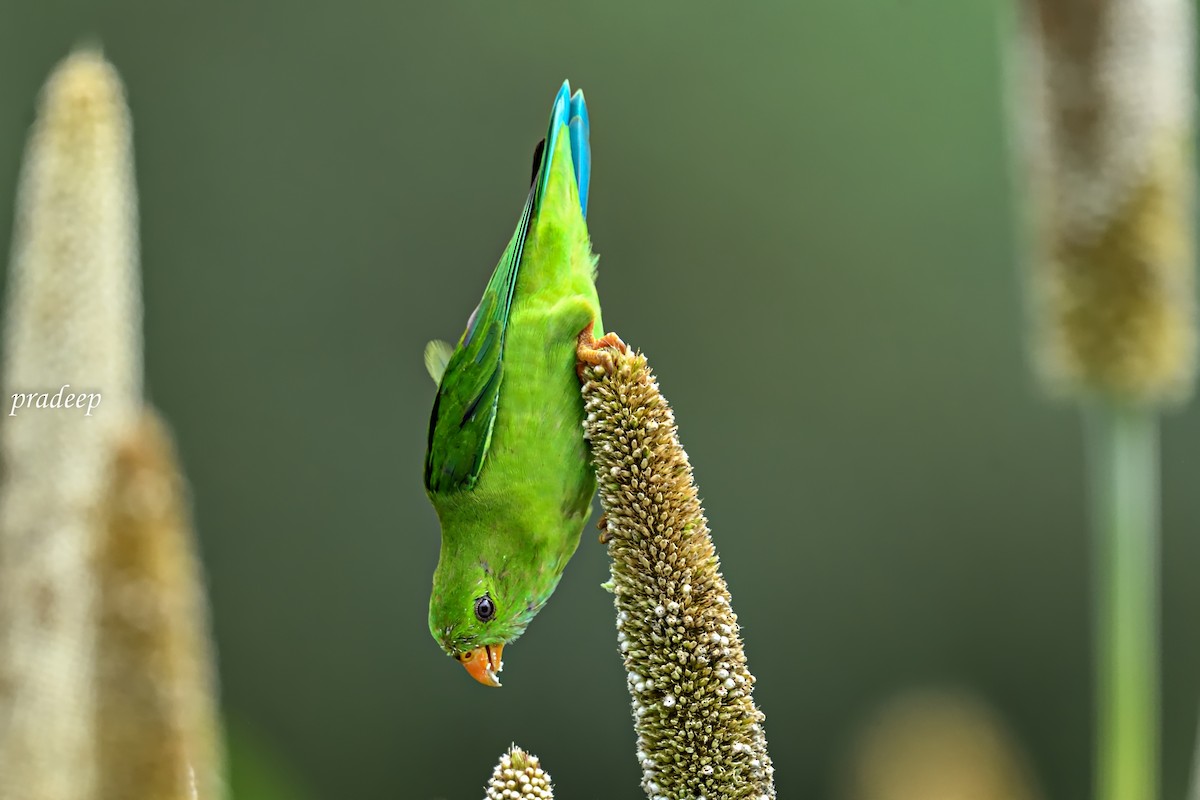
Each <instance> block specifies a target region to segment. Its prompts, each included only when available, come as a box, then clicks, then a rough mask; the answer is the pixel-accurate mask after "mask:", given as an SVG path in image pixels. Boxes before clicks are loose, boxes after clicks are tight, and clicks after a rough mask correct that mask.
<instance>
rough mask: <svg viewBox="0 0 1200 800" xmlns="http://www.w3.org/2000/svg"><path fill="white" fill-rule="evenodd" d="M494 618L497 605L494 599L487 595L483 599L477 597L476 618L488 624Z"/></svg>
mask: <svg viewBox="0 0 1200 800" xmlns="http://www.w3.org/2000/svg"><path fill="white" fill-rule="evenodd" d="M494 616H496V604H495V603H493V602H492V598H490V597H488V596H487V595H486V594H485V595H484V596H483V597H476V598H475V618H476V619H478V620H479V621H480V622H487V621H489V620H490V619H491V618H492V617H494Z"/></svg>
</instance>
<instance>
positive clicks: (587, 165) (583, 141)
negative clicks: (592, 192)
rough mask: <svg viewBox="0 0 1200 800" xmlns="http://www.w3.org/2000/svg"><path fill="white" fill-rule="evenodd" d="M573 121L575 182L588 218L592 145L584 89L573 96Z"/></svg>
mask: <svg viewBox="0 0 1200 800" xmlns="http://www.w3.org/2000/svg"><path fill="white" fill-rule="evenodd" d="M570 116H571V121H570V123H568V129H569V130H570V132H571V161H572V162H573V163H574V165H575V183H576V185H577V186H578V187H579V205H580V206H582V207H583V217H584V219H587V206H588V186H589V185H590V184H591V182H592V145H591V143H590V141H589V136H588V135H589V133H590V132H591V123H590V122H589V121H588V110H587V102H586V101H585V100H584V99H583V89H577V90H576V91H575V94H574V95H572V96H571V114H570Z"/></svg>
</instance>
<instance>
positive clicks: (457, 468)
mask: <svg viewBox="0 0 1200 800" xmlns="http://www.w3.org/2000/svg"><path fill="white" fill-rule="evenodd" d="M535 187H536V183H535ZM534 195H535V190H534V189H531V190H530V192H529V196H528V197H527V198H526V200H525V208H524V209H523V210H522V212H521V219H520V221H519V222H518V224H517V229H516V231H514V233H513V238H512V240H511V241H510V242H509V243H508V247H507V248H505V251H504V255H503V256H501V258H500V263H499V264H497V265H496V270H495V272H493V273H492V277H491V279H490V280H489V281H488V285H487V289H485V290H484V293H483V298H482V299H481V300H480V301H479V305H478V306H477V307H476V308H475V311H474V312H472V314H471V317H470V319H469V320H467V327H466V330H464V331H463V335H462V338H461V339H459V342H458V346H457V347H455V348H454V352H453V354H451V356H450V360H449V361H448V362H447V364H446V371H445V373H444V374H443V375H442V380H441V382H440V383H439V385H438V393H437V399H435V400H434V403H433V414H432V416H431V417H430V420H429V449H428V451H427V452H426V456H425V488H426V489H427V490H429V491H430V492H453V491H461V490H468V489H471V488H473V487H474V486H475V483H476V481H478V480H479V473H480V472H481V471H482V469H483V462H484V458H485V456H486V455H487V451H488V447H489V445H490V444H491V441H492V430H493V428H494V427H495V425H496V412H497V410H498V408H499V402H500V386H501V384H502V383H503V379H504V340H505V335H506V333H507V331H508V317H509V312H510V311H511V309H512V301H513V294H514V292H515V291H516V287H517V273H518V270H519V268H520V266H521V254H522V253H523V251H524V248H525V237H526V236H527V235H528V233H529V222H530V218H531V217H532V215H533V203H534Z"/></svg>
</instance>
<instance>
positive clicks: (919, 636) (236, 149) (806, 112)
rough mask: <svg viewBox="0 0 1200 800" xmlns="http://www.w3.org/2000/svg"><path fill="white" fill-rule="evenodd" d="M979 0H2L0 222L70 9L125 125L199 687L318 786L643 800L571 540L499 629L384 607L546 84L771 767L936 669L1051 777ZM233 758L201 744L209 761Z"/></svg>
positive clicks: (1179, 706)
mask: <svg viewBox="0 0 1200 800" xmlns="http://www.w3.org/2000/svg"><path fill="white" fill-rule="evenodd" d="M1010 11H1011V9H1010V7H1009V6H1008V4H1006V3H1002V2H998V0H991V2H984V3H967V2H951V1H950V0H941V2H936V1H935V0H905V1H902V0H883V1H882V2H856V1H847V0H810V1H809V2H804V3H784V2H775V3H765V2H764V3H758V4H731V3H717V2H692V3H686V4H685V3H681V2H658V3H640V2H630V1H627V0H621V1H620V2H615V1H613V2H606V3H593V4H590V5H588V6H583V5H581V4H568V3H549V2H538V3H533V2H515V3H500V2H491V3H422V4H418V3H396V2H373V3H368V2H340V3H298V2H284V1H283V0H268V1H264V2H255V3H247V2H233V1H231V0H225V1H224V2H205V3H196V2H182V1H181V0H157V1H156V2H149V1H148V0H147V1H146V2H106V3H97V2H82V1H79V2H65V1H62V0H42V1H41V2H38V3H32V2H18V0H3V5H0V64H2V69H0V219H2V220H6V222H4V223H0V237H2V238H0V250H4V251H7V247H8V237H9V230H10V228H9V223H8V222H7V220H10V219H11V218H12V187H13V186H14V184H15V179H16V175H17V170H18V165H19V159H20V154H21V150H22V147H23V144H24V138H25V135H26V131H27V129H28V126H29V124H30V122H31V121H32V118H33V113H34V104H35V99H36V95H37V91H38V88H39V86H40V85H41V83H42V81H43V80H44V79H45V77H46V75H47V74H48V72H49V70H50V69H51V67H52V66H53V64H54V63H55V62H56V61H57V60H58V59H60V58H61V57H62V56H63V55H64V54H65V53H66V52H67V51H68V50H69V49H70V48H71V47H72V46H73V45H75V44H76V43H79V42H82V41H88V40H95V39H97V38H98V39H99V40H100V41H101V42H102V43H103V46H104V49H105V52H106V53H107V55H108V56H109V57H110V58H111V59H112V60H113V61H114V62H115V64H116V65H117V67H118V68H119V70H120V71H121V73H122V75H123V77H124V79H125V81H126V82H127V86H128V90H129V95H130V102H131V105H132V108H133V113H134V118H135V125H136V131H135V140H136V147H137V168H138V184H139V190H140V202H141V219H142V245H143V269H144V274H145V279H144V281H145V303H146V339H147V350H146V352H147V371H148V381H149V388H150V393H151V396H152V399H153V402H154V403H155V404H156V405H158V406H159V407H160V408H161V409H162V410H163V411H164V412H165V414H166V415H167V417H168V418H169V420H170V421H171V423H172V424H173V426H174V429H175V433H176V435H177V437H178V440H179V446H180V449H181V451H182V454H183V458H184V461H185V463H186V467H187V470H188V474H189V476H190V478H191V481H192V487H193V492H194V496H195V516H196V519H197V523H198V527H199V531H200V535H201V544H202V548H203V554H204V558H205V562H206V566H207V570H208V577H209V587H210V590H211V601H212V607H213V614H214V620H215V628H216V634H217V640H218V646H219V650H220V669H221V676H222V683H223V700H224V705H225V707H226V710H227V713H228V714H229V716H230V719H231V720H233V721H235V723H236V724H237V725H238V726H239V729H242V730H245V731H250V732H251V733H249V734H247V736H251V737H252V738H253V741H255V742H258V743H259V745H258V746H259V747H260V749H264V750H265V751H267V752H273V753H274V754H275V757H276V759H277V760H278V761H279V762H280V764H282V766H283V768H284V770H286V771H288V772H290V773H291V774H292V776H293V778H294V780H295V782H296V783H298V784H299V785H301V786H303V787H305V791H306V792H307V796H309V797H315V798H363V799H364V800H373V799H374V798H435V797H446V798H464V797H476V796H479V794H480V793H481V788H480V787H481V786H482V784H483V782H484V780H485V779H486V778H487V776H488V775H489V774H490V772H491V768H492V765H493V764H494V763H495V760H496V758H497V756H498V755H499V754H500V752H501V751H502V750H503V749H504V748H505V747H507V746H508V744H509V743H510V742H511V741H513V740H515V741H517V742H518V743H519V744H521V745H522V746H524V747H526V748H528V749H530V750H532V751H533V752H535V753H537V754H539V755H540V756H541V757H542V758H543V760H544V762H545V764H546V766H547V768H548V769H549V770H550V772H551V773H552V774H553V776H554V778H555V780H556V782H557V783H558V785H559V787H560V790H561V794H562V796H563V797H568V798H569V797H599V796H612V797H629V798H633V797H638V796H640V790H639V789H638V779H639V769H638V767H637V764H636V762H635V759H634V754H633V749H634V747H633V743H634V737H633V733H632V730H631V726H630V721H629V711H628V698H627V695H626V691H625V687H624V680H623V676H622V669H621V664H620V660H619V658H618V656H617V653H616V647H615V633H614V626H613V619H612V607H611V598H610V596H609V595H607V594H606V593H605V592H603V591H602V590H601V589H600V587H599V584H600V583H601V581H603V580H605V578H606V575H607V567H606V563H605V562H606V557H605V553H604V550H603V548H601V547H600V546H599V545H597V544H595V542H594V540H593V538H592V534H591V533H586V534H585V537H586V538H585V542H584V544H583V545H582V546H581V549H580V552H579V554H578V555H577V556H576V559H575V561H574V563H573V564H572V566H571V567H570V568H569V569H568V571H567V575H566V577H565V579H564V580H563V583H562V584H561V586H560V588H559V590H558V592H557V594H556V596H555V598H554V601H553V602H551V603H550V604H549V605H548V606H547V607H546V609H545V611H543V612H542V614H541V616H540V617H539V619H538V620H537V622H536V623H535V624H534V625H533V626H532V627H531V628H530V630H529V632H528V634H527V635H526V636H525V637H524V638H523V639H522V640H521V641H520V642H519V643H518V644H517V645H514V646H513V647H512V648H510V649H509V650H508V651H507V652H506V654H505V655H506V661H507V669H506V670H505V674H504V677H505V686H504V688H503V689H502V690H499V691H492V690H488V689H485V688H483V687H481V686H479V685H477V684H475V683H473V682H472V681H470V679H469V678H468V677H467V676H466V675H465V674H464V673H463V670H462V668H461V667H459V666H457V665H456V664H455V663H454V662H452V661H451V660H449V659H448V658H446V657H445V656H444V655H443V654H442V653H441V652H440V650H439V649H438V647H437V646H436V645H435V644H434V642H433V641H432V639H431V638H430V636H429V634H428V632H427V629H426V623H425V615H426V603H427V599H428V588H429V580H430V575H431V573H432V570H433V566H434V563H435V560H436V556H437V541H438V529H437V523H436V519H435V517H434V514H433V512H432V509H431V508H430V506H429V504H428V502H427V501H426V499H425V497H424V495H423V492H422V488H421V480H420V471H421V461H422V458H423V455H424V447H425V426H426V423H427V420H428V414H429V407H430V404H431V401H432V395H433V385H432V383H431V382H430V381H429V379H428V377H427V376H426V375H425V373H424V370H423V368H422V363H421V350H422V346H423V344H424V342H425V341H426V340H427V339H429V338H432V337H442V338H453V337H456V336H457V335H458V334H459V332H460V331H461V328H462V324H463V322H464V321H465V319H466V316H467V314H468V313H469V312H470V310H471V309H472V308H473V307H474V304H475V302H476V301H477V300H478V296H479V294H480V292H481V291H482V288H483V284H484V282H485V280H486V277H487V275H488V273H489V272H490V270H491V268H492V266H493V265H494V263H495V260H496V258H497V257H498V255H499V253H500V250H501V249H502V247H503V245H504V243H505V242H506V241H507V238H508V236H509V234H510V233H511V229H512V226H513V224H514V221H515V220H516V217H517V215H518V213H519V210H520V205H521V202H522V200H523V198H524V194H525V191H526V187H527V181H528V170H529V159H530V155H531V152H532V147H533V145H534V143H535V142H536V140H537V139H538V137H539V136H540V135H541V134H542V132H543V128H544V125H545V120H546V115H547V113H548V109H549V103H550V101H551V99H552V97H553V94H554V91H555V90H556V89H557V87H558V84H559V83H560V82H561V81H562V79H563V78H564V77H569V78H570V79H571V81H572V84H573V85H576V86H580V87H583V88H584V89H585V91H586V93H587V98H588V103H589V108H590V109H591V113H592V124H593V136H592V143H593V151H594V159H595V161H594V172H593V182H592V197H591V203H590V217H589V223H590V227H591V231H592V236H593V241H594V245H595V248H596V250H597V251H598V252H599V253H600V254H601V262H600V270H601V271H600V284H599V286H600V294H601V299H602V302H603V304H604V314H605V320H606V322H607V323H608V324H609V325H611V326H612V327H613V328H615V329H616V330H618V331H619V332H620V333H621V334H622V335H623V336H624V337H625V339H626V340H627V341H629V342H631V343H633V344H635V345H637V346H639V347H641V348H642V349H644V350H645V351H646V352H647V353H648V355H649V356H650V358H651V361H652V364H653V365H654V367H655V369H656V371H657V372H658V375H659V377H660V379H661V385H662V387H663V389H664V391H665V392H666V393H667V396H668V397H669V398H670V400H671V401H672V402H673V404H674V406H675V410H676V414H677V417H678V421H679V423H680V426H681V431H682V438H683V441H684V444H685V446H686V447H687V448H688V451H689V454H690V455H691V458H692V462H693V464H694V465H695V466H696V473H697V477H698V480H699V484H700V488H701V492H702V494H703V497H704V499H705V504H706V507H707V510H708V513H709V516H710V519H711V522H712V526H713V529H714V532H715V537H716V542H717V546H718V549H719V551H720V553H721V556H722V559H723V563H724V568H725V573H726V576H727V578H728V580H729V583H730V587H731V589H732V592H733V596H734V603H735V609H736V611H737V612H738V614H739V617H740V620H741V622H742V624H743V626H744V628H743V630H744V634H745V637H746V641H747V648H748V653H749V656H750V665H751V669H752V671H753V672H754V673H755V674H756V675H757V677H758V679H759V683H758V689H757V692H756V697H757V699H758V701H759V703H760V705H761V707H762V708H763V709H764V710H765V712H766V714H767V734H768V738H769V741H770V749H771V753H772V755H773V757H774V759H775V761H776V764H777V766H778V788H779V791H780V795H781V796H783V797H823V796H829V795H831V794H832V793H833V791H834V787H835V784H836V781H835V778H836V776H837V771H838V765H839V759H840V758H841V754H842V753H843V752H844V749H845V747H846V745H847V744H848V742H849V740H850V738H851V736H852V734H853V732H854V730H855V729H856V727H857V726H858V724H859V723H860V722H861V721H862V720H863V718H864V716H865V715H866V714H868V713H869V712H870V711H871V709H872V708H874V707H875V706H876V705H877V704H878V703H879V702H881V701H882V700H883V699H885V698H886V697H888V696H890V695H891V694H892V693H893V692H895V691H897V690H900V689H902V688H904V687H907V686H910V685H914V684H929V683H935V684H945V683H949V684H956V685H966V686H969V687H973V688H974V689H976V690H977V691H979V692H980V693H982V695H983V696H984V697H986V698H987V699H988V700H989V701H990V702H991V703H993V704H994V705H995V706H996V707H997V708H998V709H999V710H1000V711H1001V713H1002V714H1003V715H1004V717H1005V718H1006V719H1007V720H1008V722H1009V723H1010V724H1011V726H1012V728H1013V730H1014V731H1015V733H1016V734H1017V735H1018V736H1019V737H1020V739H1021V740H1022V741H1023V742H1024V744H1025V745H1026V747H1027V748H1028V750H1029V752H1030V754H1031V757H1032V760H1033V764H1034V766H1035V768H1036V770H1037V772H1038V774H1039V776H1040V778H1041V780H1042V782H1043V784H1044V786H1045V788H1046V789H1047V791H1048V794H1049V795H1051V796H1053V797H1061V798H1068V797H1081V796H1084V795H1085V794H1086V792H1087V787H1088V785H1089V781H1090V769H1089V759H1090V750H1091V742H1090V717H1089V715H1090V703H1091V699H1090V698H1091V678H1090V668H1089V649H1088V648H1089V634H1088V625H1089V612H1088V605H1087V598H1088V547H1087V545H1088V537H1087V532H1086V528H1085V518H1084V512H1083V489H1084V481H1083V474H1082V461H1081V441H1080V430H1079V427H1080V426H1079V422H1078V419H1077V416H1076V414H1075V413H1074V412H1073V411H1072V410H1070V409H1068V408H1064V407H1061V406H1055V405H1052V404H1050V403H1047V402H1045V401H1043V399H1042V398H1041V397H1040V396H1039V394H1038V392H1037V389H1036V386H1035V385H1034V383H1033V381H1032V379H1031V378H1030V377H1029V375H1028V370H1027V367H1026V360H1025V353H1024V338H1023V334H1022V297H1021V291H1020V290H1021V283H1020V280H1019V277H1018V271H1017V269H1016V266H1015V262H1016V260H1017V256H1018V251H1017V245H1016V236H1015V235H1014V232H1015V229H1016V222H1015V213H1014V197H1013V187H1012V183H1011V180H1010V178H1009V174H1008V163H1009V156H1008V153H1007V149H1006V127H1007V124H1008V123H1007V120H1006V118H1005V116H1004V84H1005V71H1004V65H1003V56H1004V52H1005V42H1004V36H1003V33H1004V31H1005V30H1006V25H1007V22H1006V20H1007V19H1008V17H1009V13H1010ZM1163 430H1164V455H1163V458H1164V476H1165V479H1164V480H1165V486H1164V492H1165V501H1164V502H1165V507H1164V525H1165V541H1164V544H1163V547H1164V562H1163V578H1164V584H1163V585H1164V589H1163V593H1164V594H1163V598H1164V614H1163V629H1164V641H1165V653H1164V672H1165V685H1164V692H1165V696H1164V712H1165V737H1166V745H1165V754H1164V758H1165V796H1166V797H1168V798H1178V797H1181V796H1182V794H1183V787H1184V785H1185V783H1186V776H1187V772H1188V760H1189V750H1190V747H1191V741H1192V732H1193V730H1194V727H1195V722H1196V710H1197V700H1198V698H1200V639H1198V638H1197V636H1196V631H1197V624H1196V613H1195V611H1196V607H1197V604H1198V603H1200V582H1198V581H1197V580H1196V572H1197V569H1196V567H1197V564H1200V537H1198V536H1197V531H1198V528H1200V493H1197V492H1196V475H1197V471H1198V469H1200V447H1197V445H1196V442H1197V440H1198V438H1200V413H1198V412H1197V410H1196V408H1195V406H1194V405H1193V406H1192V407H1191V408H1189V409H1188V410H1185V411H1183V412H1181V413H1177V414H1175V415H1173V416H1171V417H1170V418H1169V419H1168V420H1167V421H1166V423H1165V425H1164V429H1163ZM239 752H241V748H239Z"/></svg>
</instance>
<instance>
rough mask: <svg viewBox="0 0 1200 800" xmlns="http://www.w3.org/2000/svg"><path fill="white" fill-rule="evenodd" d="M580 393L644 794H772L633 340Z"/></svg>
mask: <svg viewBox="0 0 1200 800" xmlns="http://www.w3.org/2000/svg"><path fill="white" fill-rule="evenodd" d="M607 352H608V353H610V354H611V356H612V360H611V368H607V367H604V366H587V367H585V368H584V377H585V379H586V383H585V384H584V387H583V398H584V404H585V410H586V412H587V420H586V422H585V423H584V431H585V435H586V437H587V439H588V441H589V443H590V445H591V451H592V457H593V459H594V464H595V469H596V479H597V481H598V483H599V486H600V501H601V503H602V505H603V507H604V513H605V515H606V517H607V520H608V525H607V532H609V533H611V537H610V538H609V540H608V552H609V555H610V556H611V557H612V564H611V568H612V583H613V588H612V590H613V603H614V605H615V607H616V610H617V632H618V634H617V638H618V643H619V646H620V649H621V653H622V657H623V659H624V663H625V670H626V673H627V675H628V688H629V694H630V697H631V698H632V701H633V712H634V728H635V730H636V731H637V735H638V751H639V756H638V757H639V761H640V766H641V768H642V788H643V790H645V792H646V794H647V796H648V797H651V798H654V797H659V796H664V797H689V798H692V797H708V798H717V797H720V798H731V799H733V800H751V799H753V800H760V798H773V797H775V784H774V768H773V767H772V765H771V758H770V756H769V755H768V754H767V739H766V734H765V732H764V731H763V719H764V718H763V714H762V712H761V711H759V709H758V708H757V706H755V704H754V700H753V698H752V696H751V692H752V689H753V686H754V676H753V675H752V674H751V673H750V670H749V668H748V667H747V664H746V654H745V651H744V649H743V647H742V640H741V637H740V635H739V631H738V622H737V616H736V615H735V614H734V613H733V607H732V605H731V598H730V595H729V588H728V587H727V585H726V583H725V578H724V577H723V576H722V575H721V572H720V561H719V559H718V558H717V553H716V550H715V549H714V547H713V542H712V537H711V536H710V535H709V531H708V521H707V520H706V519H705V517H704V511H703V509H702V508H701V507H700V500H699V497H698V495H697V492H696V485H695V483H694V482H693V480H692V469H691V465H690V464H689V462H688V457H687V454H686V453H685V452H684V450H683V447H682V446H681V445H680V443H679V436H678V432H677V431H676V428H675V417H674V414H673V413H672V411H671V408H670V406H669V405H668V404H667V401H666V399H665V398H664V397H663V395H662V393H661V392H660V391H659V389H658V384H657V383H656V382H655V379H654V375H653V374H652V373H651V372H650V368H649V366H648V365H647V363H646V359H645V357H644V356H642V355H641V354H640V353H638V354H633V353H627V352H624V351H623V350H622V349H621V348H620V347H613V348H611V349H609V350H607Z"/></svg>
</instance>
